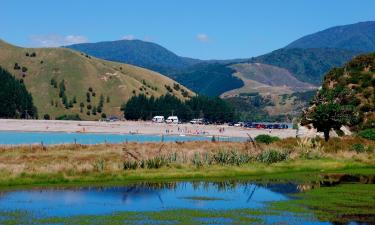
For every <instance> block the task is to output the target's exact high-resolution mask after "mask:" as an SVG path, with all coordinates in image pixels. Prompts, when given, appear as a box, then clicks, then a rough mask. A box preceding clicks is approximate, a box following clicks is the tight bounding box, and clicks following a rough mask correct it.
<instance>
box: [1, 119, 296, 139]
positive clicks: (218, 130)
mask: <svg viewBox="0 0 375 225" xmlns="http://www.w3.org/2000/svg"><path fill="white" fill-rule="evenodd" d="M0 131H29V132H71V133H74V132H80V133H117V134H129V133H137V134H157V135H161V134H165V135H206V136H207V135H215V136H226V137H248V135H251V137H255V136H257V135H259V134H270V135H273V136H278V137H280V138H287V137H295V136H296V131H295V130H292V129H284V130H278V129H274V130H271V133H270V131H269V130H267V129H248V128H242V127H231V126H227V125H195V124H165V123H152V122H141V121H118V122H100V121H61V120H14V119H0Z"/></svg>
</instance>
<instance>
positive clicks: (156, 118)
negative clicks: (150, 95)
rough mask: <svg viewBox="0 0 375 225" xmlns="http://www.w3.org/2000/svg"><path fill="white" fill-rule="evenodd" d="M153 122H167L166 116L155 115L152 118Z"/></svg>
mask: <svg viewBox="0 0 375 225" xmlns="http://www.w3.org/2000/svg"><path fill="white" fill-rule="evenodd" d="M152 122H154V123H164V122H165V119H164V116H154V118H152Z"/></svg>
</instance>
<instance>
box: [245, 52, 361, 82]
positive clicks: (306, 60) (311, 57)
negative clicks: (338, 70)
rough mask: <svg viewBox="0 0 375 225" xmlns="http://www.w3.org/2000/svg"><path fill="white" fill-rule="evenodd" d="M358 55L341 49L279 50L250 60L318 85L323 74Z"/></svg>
mask: <svg viewBox="0 0 375 225" xmlns="http://www.w3.org/2000/svg"><path fill="white" fill-rule="evenodd" d="M356 55H358V52H353V51H349V50H342V49H328V48H314V49H298V48H291V49H279V50H276V51H273V52H271V53H268V54H266V55H262V56H258V57H256V58H251V59H250V60H249V62H251V63H264V64H269V65H273V66H277V67H281V68H285V69H287V70H289V72H291V73H292V74H293V75H294V76H295V77H296V78H297V79H298V80H300V81H303V82H307V83H312V84H315V85H320V84H321V82H322V78H323V76H324V74H325V73H327V72H328V71H329V70H331V69H332V68H334V67H338V66H342V65H343V64H344V63H345V62H347V61H349V60H350V59H352V58H353V57H354V56H356Z"/></svg>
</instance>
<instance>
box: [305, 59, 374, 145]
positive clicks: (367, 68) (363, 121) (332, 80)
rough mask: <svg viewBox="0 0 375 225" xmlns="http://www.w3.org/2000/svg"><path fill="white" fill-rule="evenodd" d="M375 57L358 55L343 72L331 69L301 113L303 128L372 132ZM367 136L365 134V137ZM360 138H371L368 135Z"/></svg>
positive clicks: (340, 69)
mask: <svg viewBox="0 0 375 225" xmlns="http://www.w3.org/2000/svg"><path fill="white" fill-rule="evenodd" d="M374 65H375V54H374V53H372V54H368V55H361V56H358V57H356V58H354V59H353V60H351V61H350V62H348V63H347V64H346V65H345V66H344V67H342V68H335V69H332V70H331V71H330V72H329V73H327V75H326V76H325V78H324V83H323V88H322V90H320V91H319V92H318V93H317V95H316V96H315V98H314V100H313V101H312V102H311V104H312V106H311V107H310V108H309V109H308V110H307V111H305V113H304V116H303V118H304V120H303V123H304V124H308V123H312V124H313V125H314V127H316V128H318V130H319V131H323V132H325V136H326V138H328V134H329V130H330V129H331V128H333V129H339V128H340V127H341V125H348V126H350V127H351V128H352V129H353V130H357V131H358V130H362V129H368V128H373V126H374V119H373V118H374V116H375V111H374V107H373V105H374V104H375V102H374V101H375V91H374V90H375V89H374V86H373V85H371V83H372V81H373V80H375V77H374V76H375V66H374ZM367 132H368V133H367ZM367 132H364V133H362V134H366V133H367V135H370V136H371V131H367Z"/></svg>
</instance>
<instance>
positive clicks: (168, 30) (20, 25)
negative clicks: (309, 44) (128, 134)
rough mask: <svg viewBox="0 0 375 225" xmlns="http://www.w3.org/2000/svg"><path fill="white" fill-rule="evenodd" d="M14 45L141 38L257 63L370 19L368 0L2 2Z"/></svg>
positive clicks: (0, 27) (1, 19)
mask: <svg viewBox="0 0 375 225" xmlns="http://www.w3.org/2000/svg"><path fill="white" fill-rule="evenodd" d="M0 6H1V13H0V39H3V40H5V41H8V42H10V43H13V44H16V45H20V46H38V47H42V46H56V45H65V44H70V43H78V42H98V41H108V40H119V39H123V38H125V39H134V38H136V39H141V40H147V41H152V42H156V43H158V44H160V45H162V46H164V47H166V48H168V49H169V50H171V51H173V52H175V53H176V54H178V55H181V56H188V57H193V58H201V59H230V58H244V57H251V56H257V55H260V54H264V53H267V52H269V51H272V50H275V49H278V48H281V47H283V46H285V45H287V44H288V43H290V42H291V41H293V40H295V39H297V38H299V37H302V36H304V35H306V34H310V33H313V32H316V31H320V30H323V29H326V28H329V27H331V26H336V25H344V24H350V23H356V22H360V21H369V20H375V13H374V9H375V1H374V0H360V1H358V0H257V1H255V0H132V1H130V0H105V1H104V0H103V1H99V0H64V1H62V0H61V1H58V0H54V1H53V0H33V1H28V0H1V2H0Z"/></svg>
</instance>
